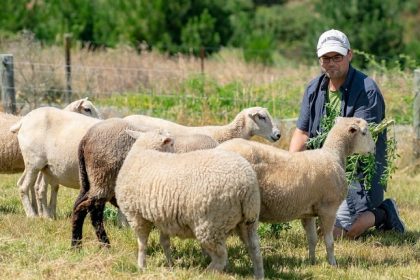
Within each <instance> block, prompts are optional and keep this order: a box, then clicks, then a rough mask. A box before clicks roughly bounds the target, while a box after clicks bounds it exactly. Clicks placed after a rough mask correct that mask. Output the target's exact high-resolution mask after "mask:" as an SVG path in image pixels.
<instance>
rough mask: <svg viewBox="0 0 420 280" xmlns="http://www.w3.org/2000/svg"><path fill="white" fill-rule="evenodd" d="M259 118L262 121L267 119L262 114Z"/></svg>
mask: <svg viewBox="0 0 420 280" xmlns="http://www.w3.org/2000/svg"><path fill="white" fill-rule="evenodd" d="M258 119H260V120H262V121H265V119H266V117H265V116H262V115H258Z"/></svg>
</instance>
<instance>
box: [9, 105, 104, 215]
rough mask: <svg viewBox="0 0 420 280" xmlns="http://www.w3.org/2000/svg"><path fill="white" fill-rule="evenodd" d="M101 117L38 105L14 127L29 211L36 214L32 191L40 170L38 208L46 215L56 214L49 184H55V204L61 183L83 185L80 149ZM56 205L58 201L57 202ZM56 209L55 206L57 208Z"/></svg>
mask: <svg viewBox="0 0 420 280" xmlns="http://www.w3.org/2000/svg"><path fill="white" fill-rule="evenodd" d="M99 121H100V120H99V119H96V118H92V117H87V116H85V115H82V114H77V113H74V112H67V111H63V110H59V109H56V108H52V107H43V108H38V109H35V110H33V111H31V112H29V113H28V114H27V115H26V116H24V117H23V118H22V119H21V121H20V122H19V123H18V124H16V125H14V126H13V127H12V128H11V131H13V132H17V131H18V133H17V137H18V141H19V146H20V149H21V151H22V156H23V159H24V162H25V170H24V172H23V174H22V176H21V177H20V179H19V181H18V184H17V185H18V187H19V190H20V196H21V199H22V203H23V207H24V210H25V213H26V215H27V216H29V217H33V216H35V215H36V209H35V208H34V207H33V205H31V203H30V200H29V196H28V192H29V190H30V189H33V188H34V184H35V180H36V179H37V176H38V173H39V172H42V176H39V178H38V180H37V182H38V183H37V184H39V185H40V187H39V189H38V198H37V201H38V208H39V209H38V211H39V213H40V214H41V215H43V216H46V217H51V216H53V215H52V214H51V213H50V212H49V209H48V207H47V206H46V205H47V202H46V196H45V194H46V187H47V184H50V185H51V186H52V195H51V204H55V203H56V195H55V197H54V195H53V192H54V191H55V193H57V190H58V185H59V184H61V185H64V186H67V187H71V188H77V189H78V188H79V180H78V179H79V176H78V173H79V171H78V158H77V149H78V146H79V141H80V139H81V138H82V137H83V135H84V134H85V133H86V131H87V130H88V129H89V127H91V126H92V125H93V124H95V123H97V122H99ZM54 207H55V205H54ZM54 209H55V208H54Z"/></svg>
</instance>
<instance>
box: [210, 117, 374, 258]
mask: <svg viewBox="0 0 420 280" xmlns="http://www.w3.org/2000/svg"><path fill="white" fill-rule="evenodd" d="M216 149H223V150H227V151H233V152H236V153H238V154H240V155H241V156H243V157H244V158H245V159H247V160H248V161H249V162H250V163H251V165H252V166H253V168H254V170H255V171H256V173H257V176H258V182H259V185H260V190H261V213H260V220H261V221H262V222H271V223H278V222H286V221H290V220H294V219H301V220H302V225H303V227H304V229H305V231H306V235H307V238H308V243H309V258H310V260H311V262H314V261H315V246H316V242H317V235H316V229H315V217H319V219H320V222H321V230H322V232H323V234H324V241H325V245H326V250H327V255H328V262H329V263H330V264H331V265H336V260H335V257H334V240H333V226H334V221H335V215H336V212H337V209H338V206H339V205H340V203H341V202H342V201H343V200H344V199H345V197H346V194H347V190H348V186H347V182H346V174H345V163H346V157H347V156H349V155H352V154H354V153H359V154H365V153H369V152H373V151H374V149H375V143H374V141H373V139H372V136H371V134H370V132H369V129H368V124H367V122H366V121H365V120H363V119H360V118H339V119H338V120H337V122H336V124H335V125H334V127H333V128H332V129H331V131H330V132H329V134H328V136H327V139H326V141H325V144H324V146H323V147H322V148H321V149H316V150H307V151H303V152H298V153H289V152H287V151H284V150H280V149H278V148H275V147H272V146H270V145H265V144H261V143H257V142H253V141H246V140H242V139H233V140H231V141H227V142H225V143H222V144H220V145H219V146H218V147H217V148H216Z"/></svg>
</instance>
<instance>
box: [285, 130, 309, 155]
mask: <svg viewBox="0 0 420 280" xmlns="http://www.w3.org/2000/svg"><path fill="white" fill-rule="evenodd" d="M308 139H309V133H308V132H306V131H303V130H301V129H299V128H296V129H295V132H294V133H293V136H292V140H291V141H290V146H289V152H300V151H304V150H306V145H305V144H306V141H308Z"/></svg>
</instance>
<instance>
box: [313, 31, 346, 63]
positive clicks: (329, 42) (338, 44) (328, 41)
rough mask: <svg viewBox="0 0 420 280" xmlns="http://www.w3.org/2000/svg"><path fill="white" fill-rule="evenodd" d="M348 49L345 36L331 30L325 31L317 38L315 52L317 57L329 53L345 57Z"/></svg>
mask: <svg viewBox="0 0 420 280" xmlns="http://www.w3.org/2000/svg"><path fill="white" fill-rule="evenodd" d="M349 49H350V42H349V39H347V36H346V34H344V33H343V32H341V31H339V30H336V29H331V30H328V31H325V32H324V33H322V34H321V36H319V40H318V45H317V47H316V52H317V55H318V57H321V56H323V55H324V54H326V53H329V52H337V53H339V54H342V55H346V54H347V53H348V51H349Z"/></svg>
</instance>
